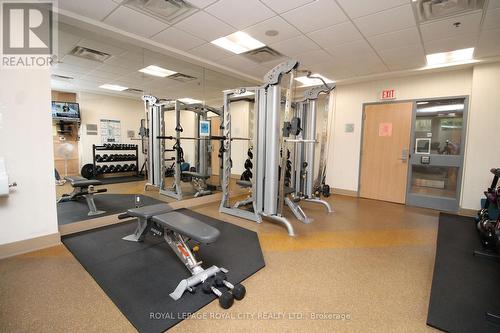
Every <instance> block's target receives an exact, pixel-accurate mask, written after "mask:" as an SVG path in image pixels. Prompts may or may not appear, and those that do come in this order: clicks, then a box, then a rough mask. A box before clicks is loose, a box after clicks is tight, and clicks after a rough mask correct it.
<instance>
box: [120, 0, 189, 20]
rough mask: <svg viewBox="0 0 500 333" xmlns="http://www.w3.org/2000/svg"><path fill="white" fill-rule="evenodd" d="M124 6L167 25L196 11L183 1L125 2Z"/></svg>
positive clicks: (127, 0) (134, 0)
mask: <svg viewBox="0 0 500 333" xmlns="http://www.w3.org/2000/svg"><path fill="white" fill-rule="evenodd" d="M124 4H125V6H127V7H130V8H132V9H135V10H138V11H140V12H142V13H144V14H146V15H150V16H153V17H155V18H157V19H159V20H161V21H164V22H166V23H168V24H173V23H177V22H178V21H180V20H182V19H183V18H185V17H186V16H188V15H189V14H191V13H193V12H195V11H197V10H198V9H197V8H196V7H194V6H193V5H191V4H189V3H188V2H187V1H184V0H125V2H124Z"/></svg>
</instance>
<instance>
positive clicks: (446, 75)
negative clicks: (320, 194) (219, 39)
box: [326, 68, 472, 191]
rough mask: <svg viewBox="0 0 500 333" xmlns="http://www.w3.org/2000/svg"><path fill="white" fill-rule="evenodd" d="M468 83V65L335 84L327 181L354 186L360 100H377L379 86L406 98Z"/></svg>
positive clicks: (466, 87)
mask: <svg viewBox="0 0 500 333" xmlns="http://www.w3.org/2000/svg"><path fill="white" fill-rule="evenodd" d="M471 85H472V69H471V68H469V69H462V70H456V71H444V72H437V73H429V74H421V75H414V76H408V77H403V78H392V79H385V80H377V81H371V82H362V83H357V84H350V85H339V86H337V88H336V92H335V114H334V120H333V123H332V127H331V129H330V130H331V131H333V134H332V135H331V136H330V145H329V155H328V166H329V167H328V169H327V170H328V171H327V179H326V181H327V184H329V185H330V186H332V187H333V188H336V189H341V190H347V191H357V190H358V179H359V158H360V156H359V152H360V147H361V124H362V110H363V103H368V102H377V101H379V99H378V98H379V94H380V92H381V91H382V90H383V89H388V88H391V89H396V93H397V99H398V100H406V99H415V98H431V97H446V96H458V95H470V94H471ZM348 123H352V124H354V132H352V133H346V132H345V125H346V124H348Z"/></svg>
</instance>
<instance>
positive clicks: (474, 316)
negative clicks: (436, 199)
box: [427, 213, 500, 332]
mask: <svg viewBox="0 0 500 333" xmlns="http://www.w3.org/2000/svg"><path fill="white" fill-rule="evenodd" d="M475 228H476V225H475V222H474V220H473V219H472V218H470V217H464V216H458V215H451V214H443V213H441V215H440V217H439V232H438V240H437V251H436V262H435V265H434V277H433V279H432V290H431V299H430V303H429V313H428V316H427V324H428V325H429V326H432V327H435V328H438V329H440V330H443V331H447V332H500V325H496V324H494V323H492V322H490V321H487V320H486V312H496V313H497V314H500V262H495V261H491V260H487V259H484V258H480V257H475V256H474V255H473V250H475V249H481V242H480V240H479V236H478V234H477V231H476V229H475Z"/></svg>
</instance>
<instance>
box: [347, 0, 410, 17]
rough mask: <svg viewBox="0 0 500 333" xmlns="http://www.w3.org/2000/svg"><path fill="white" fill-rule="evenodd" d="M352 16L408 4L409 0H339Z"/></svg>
mask: <svg viewBox="0 0 500 333" xmlns="http://www.w3.org/2000/svg"><path fill="white" fill-rule="evenodd" d="M337 2H338V3H339V5H340V6H341V7H342V8H343V9H344V10H345V11H346V13H347V15H349V17H351V18H356V17H360V16H365V15H370V14H374V13H377V12H381V11H383V10H386V9H389V8H393V7H397V6H401V5H405V4H408V2H409V1H408V0H376V1H374V0H355V1H353V0H337Z"/></svg>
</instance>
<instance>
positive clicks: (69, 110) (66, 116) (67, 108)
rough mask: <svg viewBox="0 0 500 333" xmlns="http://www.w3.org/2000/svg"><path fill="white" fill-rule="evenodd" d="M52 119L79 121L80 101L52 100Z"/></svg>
mask: <svg viewBox="0 0 500 333" xmlns="http://www.w3.org/2000/svg"><path fill="white" fill-rule="evenodd" d="M52 119H55V120H67V121H79V120H80V105H79V104H78V103H67V102H56V101H52Z"/></svg>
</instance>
